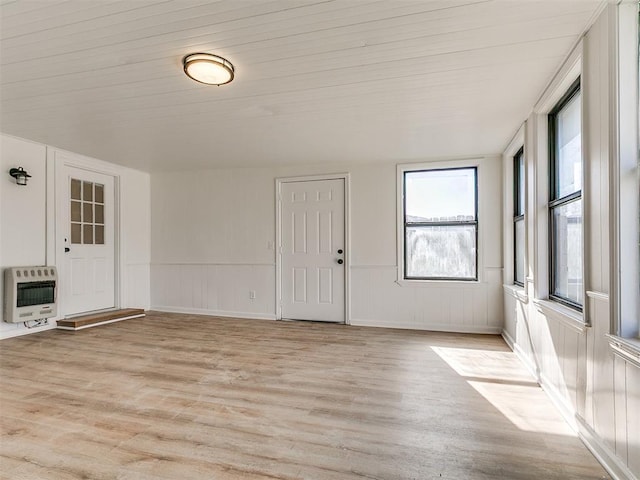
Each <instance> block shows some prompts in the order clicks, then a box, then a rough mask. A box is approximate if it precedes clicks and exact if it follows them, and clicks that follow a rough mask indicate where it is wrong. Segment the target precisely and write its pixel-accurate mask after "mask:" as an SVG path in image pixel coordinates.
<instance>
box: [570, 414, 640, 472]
mask: <svg viewBox="0 0 640 480" xmlns="http://www.w3.org/2000/svg"><path fill="white" fill-rule="evenodd" d="M576 424H577V426H578V436H579V437H580V439H581V440H582V442H583V443H584V444H585V445H586V446H587V448H588V449H589V451H590V452H591V453H592V454H593V456H594V457H596V459H597V460H598V461H599V462H600V464H602V466H603V467H604V468H605V470H606V471H607V473H609V475H611V476H612V477H613V479H614V480H638V477H636V476H635V475H634V474H633V472H632V471H631V470H629V468H628V467H627V466H626V465H625V464H623V463H622V462H621V461H620V459H619V458H618V457H617V456H616V455H615V453H613V452H612V451H611V449H610V448H609V447H607V446H606V445H605V444H604V442H603V441H602V440H600V438H599V437H598V435H597V434H596V433H595V432H594V431H593V429H592V428H591V427H590V426H589V425H587V424H586V422H585V421H584V419H583V418H582V417H580V416H578V415H576Z"/></svg>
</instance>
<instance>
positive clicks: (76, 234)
mask: <svg viewBox="0 0 640 480" xmlns="http://www.w3.org/2000/svg"><path fill="white" fill-rule="evenodd" d="M81 232H82V225H80V224H79V223H72V224H71V243H82V233H81Z"/></svg>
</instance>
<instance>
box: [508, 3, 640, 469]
mask: <svg viewBox="0 0 640 480" xmlns="http://www.w3.org/2000/svg"><path fill="white" fill-rule="evenodd" d="M631 3H632V2H627V4H626V5H623V6H617V5H609V6H607V7H606V9H605V10H604V12H603V13H602V14H601V15H600V17H599V18H598V19H597V20H596V21H595V24H594V25H593V26H592V28H591V29H590V30H589V31H588V32H587V34H586V36H585V38H584V42H583V53H582V60H581V70H582V77H581V78H582V81H581V83H582V95H583V110H584V113H583V120H584V121H583V123H584V124H583V148H584V170H585V173H584V178H585V183H584V189H583V199H584V228H585V287H586V296H585V305H584V314H583V316H582V317H581V316H580V315H579V314H577V313H576V314H570V313H568V312H567V311H564V310H563V309H560V308H557V309H554V308H549V306H548V305H546V303H545V302H544V298H546V296H545V288H546V286H545V283H546V281H547V280H546V278H547V272H546V262H547V257H546V253H545V248H546V247H545V243H546V232H544V231H543V230H544V227H541V226H542V225H543V224H544V223H545V222H546V218H547V210H546V207H545V206H544V205H545V204H546V202H547V199H546V198H547V197H546V195H545V194H544V190H545V188H546V187H545V188H543V184H546V182H547V180H546V179H547V169H546V159H545V155H546V153H545V151H546V150H545V145H546V141H542V142H539V139H540V138H541V137H544V136H545V133H544V131H543V130H544V129H545V128H546V116H545V117H544V118H540V116H537V115H536V114H535V113H534V114H532V115H531V116H530V117H529V119H528V120H527V124H526V128H525V134H526V135H525V137H526V141H525V156H526V161H527V169H526V172H527V179H526V181H527V229H528V230H527V257H528V258H527V267H528V268H527V270H528V281H527V284H526V285H525V287H526V289H525V288H519V287H514V286H511V285H505V293H506V294H505V296H504V307H505V331H504V335H505V337H506V338H507V339H508V341H509V342H510V343H511V344H512V346H513V348H514V349H515V351H516V352H518V353H519V355H520V356H521V358H522V359H523V360H524V361H525V363H526V364H527V365H528V366H529V367H530V368H531V370H532V371H533V372H534V373H535V374H536V375H537V376H538V378H539V379H540V381H541V383H542V385H543V386H544V388H545V390H546V391H547V392H548V393H549V395H550V396H551V398H552V399H553V400H555V402H556V405H557V406H558V407H559V408H560V409H561V411H562V412H563V413H564V414H565V416H566V417H567V418H568V420H569V421H570V422H572V423H573V424H574V425H575V426H576V428H577V429H578V431H579V432H580V434H581V435H582V437H583V438H584V439H585V441H586V443H587V445H588V446H589V447H590V448H591V449H592V450H593V451H594V453H595V454H596V456H598V457H599V458H600V459H601V461H602V462H603V463H604V464H605V465H606V466H607V468H608V469H609V470H610V472H611V473H612V474H613V475H614V476H615V478H629V479H634V478H635V479H637V478H640V362H639V361H638V360H637V359H636V360H634V359H633V355H623V354H620V353H619V351H617V350H616V349H615V348H612V346H611V345H610V343H611V342H612V340H611V338H610V337H608V335H609V334H615V333H617V331H616V322H612V315H611V312H612V311H615V310H614V309H613V308H612V306H613V305H612V304H613V303H614V302H615V301H616V298H617V295H618V292H617V291H616V289H615V282H614V280H613V278H612V277H613V274H612V273H611V271H612V270H615V266H614V267H612V263H613V260H612V255H611V251H612V249H613V247H614V245H615V241H616V237H615V235H614V228H613V223H612V222H613V217H614V215H613V214H612V207H613V205H612V199H615V198H616V196H617V186H616V185H617V183H616V182H615V181H614V169H615V165H616V161H615V160H616V156H617V155H618V152H617V150H618V148H617V147H616V145H615V142H616V136H617V126H616V122H615V120H614V117H615V112H616V109H617V108H616V106H617V105H616V104H617V102H618V97H617V94H616V91H617V85H616V83H615V82H616V77H615V75H613V74H612V72H615V71H616V50H615V44H616V37H617V23H618V13H619V9H628V8H633V9H635V13H634V14H632V15H631V17H630V18H629V19H630V21H632V22H637V18H638V16H637V15H638V14H637V5H633V6H632V5H631ZM636 40H637V33H636ZM631 45H632V44H631V43H630V44H629V46H631ZM636 58H637V57H634V55H631V57H630V61H632V62H634V63H635V61H636V60H635V59H636ZM627 60H629V59H627ZM635 69H636V71H637V64H636V68H635ZM636 88H637V80H636ZM620 101H621V102H627V101H635V105H636V107H637V98H636V99H635V100H633V99H630V98H621V99H620ZM635 115H637V110H636V112H635ZM636 118H637V117H636ZM623 121H624V122H629V121H631V122H632V123H633V124H635V125H636V134H637V123H636V121H635V120H634V118H633V116H631V117H630V118H626V119H623ZM629 146H630V145H626V146H624V147H623V148H627V147H629ZM635 148H636V147H635V146H633V145H631V150H632V155H634V156H636V159H637V150H636V149H635ZM512 150H513V148H511V149H510V150H508V151H507V152H506V153H505V192H506V193H505V206H506V207H507V208H505V218H506V219H507V220H508V219H509V217H510V215H511V212H512V210H511V208H510V205H511V202H510V199H509V198H508V197H507V196H508V195H510V194H511V190H510V188H511V179H512V178H513V177H512V176H511V173H510V171H509V168H508V166H509V161H510V157H511V155H512V154H513V153H514V152H512ZM636 161H637V160H636ZM636 172H637V166H636ZM636 174H637V173H636ZM634 201H636V202H637V198H635V200H634ZM621 221H624V222H637V218H628V219H621ZM508 228H509V226H508V225H507V222H505V239H506V240H505V245H506V246H507V248H505V253H508V251H509V249H510V248H511V246H512V243H511V240H510V237H509V233H508V231H507V229H508ZM622 261H628V260H625V259H623V260H622ZM510 262H511V258H510V257H509V255H508V254H506V255H505V266H508V265H510ZM635 270H636V275H637V266H636V268H635ZM505 278H507V279H509V278H510V279H512V276H511V275H510V272H507V273H506V275H505ZM637 294H638V292H637V290H636V295H637ZM541 300H542V301H541ZM547 303H548V302H547ZM576 317H577V318H576ZM582 321H583V322H584V323H585V324H584V325H582V324H581V322H582ZM635 321H637V319H636V320H635ZM636 331H637V330H636ZM637 345H640V342H638V343H637Z"/></svg>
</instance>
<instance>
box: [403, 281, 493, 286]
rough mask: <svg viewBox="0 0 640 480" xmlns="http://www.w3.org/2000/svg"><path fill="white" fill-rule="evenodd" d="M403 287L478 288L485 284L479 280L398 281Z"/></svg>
mask: <svg viewBox="0 0 640 480" xmlns="http://www.w3.org/2000/svg"><path fill="white" fill-rule="evenodd" d="M396 283H397V284H398V285H400V286H401V287H433V286H436V285H437V286H448V285H452V286H456V287H460V286H477V285H479V284H482V283H483V282H481V281H479V280H405V279H401V280H396Z"/></svg>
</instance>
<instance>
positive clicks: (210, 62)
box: [182, 53, 235, 85]
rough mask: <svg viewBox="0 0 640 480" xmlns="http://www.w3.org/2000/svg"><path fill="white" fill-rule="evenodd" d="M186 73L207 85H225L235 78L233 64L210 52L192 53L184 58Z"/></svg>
mask: <svg viewBox="0 0 640 480" xmlns="http://www.w3.org/2000/svg"><path fill="white" fill-rule="evenodd" d="M182 64H183V65H184V73H185V74H186V75H187V76H188V77H189V78H191V79H193V80H195V81H196V82H200V83H205V84H207V85H224V84H225V83H229V82H230V81H231V80H233V72H234V70H235V69H234V68H233V65H232V64H231V62H230V61H229V60H226V59H224V58H222V57H219V56H217V55H212V54H210V53H191V54H189V55H187V56H186V57H184V58H183V59H182Z"/></svg>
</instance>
